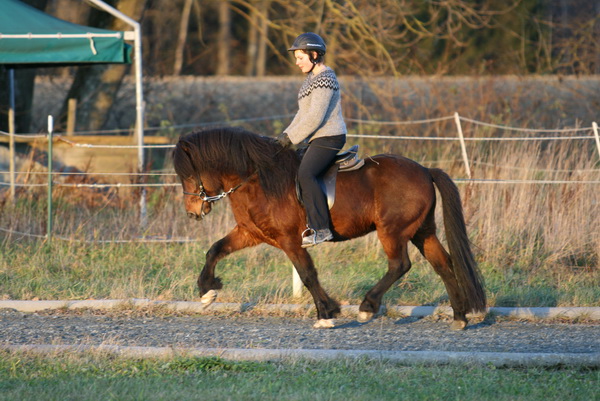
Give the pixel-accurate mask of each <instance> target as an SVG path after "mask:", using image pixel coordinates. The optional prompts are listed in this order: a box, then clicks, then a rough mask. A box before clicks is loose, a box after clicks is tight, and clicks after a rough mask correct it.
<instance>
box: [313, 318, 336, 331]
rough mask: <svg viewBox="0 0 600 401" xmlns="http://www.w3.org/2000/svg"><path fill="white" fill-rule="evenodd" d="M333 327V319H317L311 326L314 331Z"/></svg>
mask: <svg viewBox="0 0 600 401" xmlns="http://www.w3.org/2000/svg"><path fill="white" fill-rule="evenodd" d="M334 327H335V320H334V319H319V320H317V323H315V324H313V328H314V329H333V328H334Z"/></svg>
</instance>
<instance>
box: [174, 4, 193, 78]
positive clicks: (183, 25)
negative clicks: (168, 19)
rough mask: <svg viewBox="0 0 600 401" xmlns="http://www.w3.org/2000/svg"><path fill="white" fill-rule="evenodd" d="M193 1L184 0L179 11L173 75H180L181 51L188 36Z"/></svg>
mask: <svg viewBox="0 0 600 401" xmlns="http://www.w3.org/2000/svg"><path fill="white" fill-rule="evenodd" d="M193 1H194V0H185V3H184V4H183V10H182V11H181V21H180V23H179V37H178V38H177V47H176V48H175V62H174V64H173V75H179V74H181V67H182V65H183V50H184V48H185V42H186V39H187V34H188V26H189V23H190V14H191V11H192V3H193Z"/></svg>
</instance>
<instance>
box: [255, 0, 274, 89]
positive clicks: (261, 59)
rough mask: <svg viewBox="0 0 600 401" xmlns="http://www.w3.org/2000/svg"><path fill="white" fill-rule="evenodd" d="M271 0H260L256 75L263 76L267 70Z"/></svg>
mask: <svg viewBox="0 0 600 401" xmlns="http://www.w3.org/2000/svg"><path fill="white" fill-rule="evenodd" d="M270 3H271V0H262V1H261V2H260V7H261V8H260V13H261V18H260V30H259V36H258V54H257V55H256V76H258V77H264V76H265V74H266V72H267V38H268V34H269V6H270Z"/></svg>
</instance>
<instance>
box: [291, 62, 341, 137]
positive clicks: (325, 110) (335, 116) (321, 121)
mask: <svg viewBox="0 0 600 401" xmlns="http://www.w3.org/2000/svg"><path fill="white" fill-rule="evenodd" d="M284 132H285V133H286V134H288V136H289V137H290V140H291V141H292V143H294V144H296V145H297V144H299V143H300V142H303V141H307V142H310V141H312V140H313V139H315V138H321V137H325V136H336V135H346V124H345V123H344V119H343V117H342V105H341V101H340V84H339V83H338V80H337V77H336V76H335V72H333V70H332V69H331V68H329V67H326V68H325V69H324V70H323V71H321V72H320V73H318V74H317V75H314V74H313V73H312V72H310V73H308V75H307V77H306V79H305V80H304V82H303V84H302V86H301V87H300V91H299V92H298V112H297V113H296V116H295V117H294V119H293V120H292V123H291V124H290V125H289V127H287V128H286V129H285V131H284Z"/></svg>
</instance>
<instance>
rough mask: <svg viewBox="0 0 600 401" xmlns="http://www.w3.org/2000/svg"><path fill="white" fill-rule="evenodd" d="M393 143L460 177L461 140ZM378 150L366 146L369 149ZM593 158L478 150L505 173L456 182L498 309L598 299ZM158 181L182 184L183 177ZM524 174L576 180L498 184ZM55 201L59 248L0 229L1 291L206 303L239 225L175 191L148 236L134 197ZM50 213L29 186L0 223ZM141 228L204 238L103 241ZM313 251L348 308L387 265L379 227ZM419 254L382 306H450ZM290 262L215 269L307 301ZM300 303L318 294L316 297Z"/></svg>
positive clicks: (21, 228)
mask: <svg viewBox="0 0 600 401" xmlns="http://www.w3.org/2000/svg"><path fill="white" fill-rule="evenodd" d="M478 135H490V133H486V132H480V133H478ZM386 146H387V145H386ZM394 146H396V147H395V148H394ZM398 146H399V145H397V144H396V145H393V144H392V145H389V149H386V151H389V152H394V153H405V154H407V153H409V156H411V157H412V158H414V159H417V160H420V161H421V162H422V163H423V164H425V165H428V166H433V165H437V166H441V167H443V168H444V169H445V170H446V171H448V172H449V173H450V174H451V176H452V177H456V178H459V177H462V176H464V168H463V166H462V165H461V162H460V161H456V160H454V159H453V157H451V155H452V154H453V152H454V150H455V149H454V148H453V146H454V145H446V146H444V147H439V148H438V147H436V146H434V145H427V144H424V145H423V146H418V147H406V148H403V150H404V152H400V151H399V149H398ZM374 147H375V144H373V143H369V142H368V141H367V142H365V143H363V149H365V152H366V154H368V149H372V148H374ZM453 149H454V150H453ZM594 152H595V151H594V149H593V148H590V149H588V148H581V142H578V141H566V142H565V141H562V142H558V141H555V142H552V143H549V144H540V143H533V142H525V143H514V142H507V143H502V144H492V145H489V144H488V145H484V144H472V145H470V149H469V154H470V155H471V158H472V164H473V174H474V176H475V177H476V178H484V179H490V180H497V181H500V183H497V184H487V183H474V184H468V185H467V184H464V183H460V182H459V184H458V185H459V188H460V190H461V193H462V197H463V205H464V209H465V217H466V220H467V228H468V232H469V235H470V238H471V241H472V243H473V250H474V252H475V255H476V259H477V260H478V262H479V265H480V268H481V271H482V274H483V278H484V280H485V284H486V290H487V293H488V299H489V305H490V306H598V305H600V291H599V290H598V288H600V269H599V260H600V224H599V222H600V214H599V213H598V204H599V203H600V191H598V184H593V183H591V184H590V183H585V181H594V180H598V179H599V170H598V165H599V163H598V155H597V154H595V153H594ZM425 155H435V156H431V157H432V158H433V159H435V160H436V162H435V163H432V162H427V160H426V159H425ZM428 158H429V156H428ZM35 177H36V176H34V175H32V176H31V177H30V178H31V179H32V180H35ZM44 179H45V178H42V179H41V180H42V181H43V180H44ZM160 179H161V180H163V181H165V180H167V181H168V180H170V181H171V182H175V178H174V177H166V178H165V177H160ZM515 179H519V180H568V181H573V183H562V184H539V183H529V184H525V183H503V181H506V180H515ZM53 203H54V235H55V236H56V238H55V239H54V240H53V241H52V243H51V244H48V243H46V242H44V241H43V240H40V239H35V238H33V239H32V238H30V237H27V236H22V235H19V234H10V235H9V234H6V233H0V235H1V237H0V240H1V241H2V242H1V244H0V246H1V247H2V253H1V255H0V298H4V299H88V298H95V299H99V298H152V299H162V300H193V299H197V292H196V288H195V281H196V278H197V275H198V274H199V270H200V268H201V266H202V265H203V263H204V252H206V250H208V248H209V246H210V244H211V243H213V242H214V241H216V240H218V239H219V238H221V237H222V236H223V235H225V234H226V233H227V232H228V231H229V230H230V229H232V228H233V227H234V225H235V221H234V219H233V217H232V216H231V214H230V212H229V208H228V201H227V200H225V201H222V202H220V203H219V204H216V205H215V207H214V208H213V209H214V210H213V212H212V213H211V214H210V215H209V216H208V217H207V218H206V219H205V220H204V221H202V222H195V221H191V220H189V219H187V217H185V211H184V209H183V202H182V195H181V192H180V189H179V188H173V187H167V188H158V189H156V188H151V189H149V192H148V225H147V226H146V227H145V229H144V230H143V231H140V226H139V217H138V210H137V199H136V194H135V193H131V192H127V193H119V192H111V191H109V192H99V191H97V190H93V189H78V190H74V189H72V188H64V187H62V188H61V187H58V188H56V189H55V191H54V194H53ZM46 208H47V205H46V195H45V189H44V188H35V187H34V188H33V189H29V190H23V191H22V192H20V193H19V194H18V196H17V201H16V202H15V203H14V204H13V203H11V202H9V201H8V199H6V198H5V199H4V201H3V205H2V208H1V209H0V210H1V211H2V212H1V214H0V227H3V228H5V229H9V230H13V231H16V232H23V233H33V234H37V235H43V234H44V233H45V227H46ZM438 209H440V208H439V207H438ZM440 212H441V211H440V210H438V219H437V220H438V225H439V226H440V228H439V230H438V231H439V233H440V235H441V238H442V240H443V237H444V236H443V229H442V227H441V226H442V223H441V221H442V220H441V214H439V213H440ZM140 236H144V237H146V238H169V237H185V238H192V239H194V240H195V242H192V243H185V244H160V243H159V244H147V243H146V244H144V243H142V244H140V243H115V242H108V243H105V242H102V241H103V240H109V241H110V240H122V239H131V238H139V237H140ZM311 254H312V255H313V257H314V259H315V262H316V265H317V267H318V271H319V277H320V279H321V280H322V282H323V285H324V287H325V288H326V289H327V290H328V291H329V292H330V294H331V295H332V296H334V297H335V298H337V299H338V300H339V301H341V302H342V303H352V304H355V303H358V302H360V300H361V299H362V297H363V296H364V294H365V292H366V291H367V290H368V289H369V288H370V287H371V286H372V285H374V283H375V282H376V281H377V280H378V279H379V278H380V277H381V276H382V275H383V273H384V272H385V270H386V267H387V262H386V259H385V255H384V254H383V252H382V250H381V247H380V245H379V242H378V240H377V237H376V235H375V234H371V235H368V236H366V237H363V238H361V239H357V240H353V241H349V242H346V243H339V244H325V245H322V246H320V247H317V248H316V249H314V250H311ZM410 255H411V259H412V261H413V268H412V270H411V271H410V272H409V273H408V274H407V275H406V276H405V277H404V278H403V279H402V280H400V281H399V282H398V283H397V285H396V286H393V287H392V289H391V290H390V291H389V293H388V294H387V295H386V298H384V300H385V301H386V302H388V303H391V304H394V305H395V304H400V305H423V304H425V305H431V304H446V303H447V296H446V293H445V289H444V287H443V284H442V282H441V280H440V279H439V278H437V276H436V275H435V273H434V272H433V270H432V269H431V267H430V266H429V265H428V264H427V263H426V262H425V261H424V259H423V258H422V257H421V255H420V254H418V252H417V251H416V249H414V248H411V250H410ZM291 270H292V267H291V263H290V262H289V261H288V260H287V259H286V258H285V257H284V255H283V253H282V252H281V251H279V250H277V249H274V248H270V247H268V246H265V245H262V246H259V247H256V248H252V249H249V250H244V251H241V252H239V253H236V254H233V255H231V256H230V257H228V258H226V259H225V260H223V261H222V262H221V263H220V264H219V265H218V266H217V275H219V276H221V277H222V279H223V281H224V283H225V288H224V289H223V291H221V292H220V294H219V299H218V300H219V301H222V302H227V301H229V302H258V303H260V302H269V303H278V302H285V303H289V302H298V300H294V299H292V298H291ZM301 301H304V302H307V303H310V302H311V300H310V299H309V298H308V296H307V295H305V298H304V299H303V300H300V302H301Z"/></svg>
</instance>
